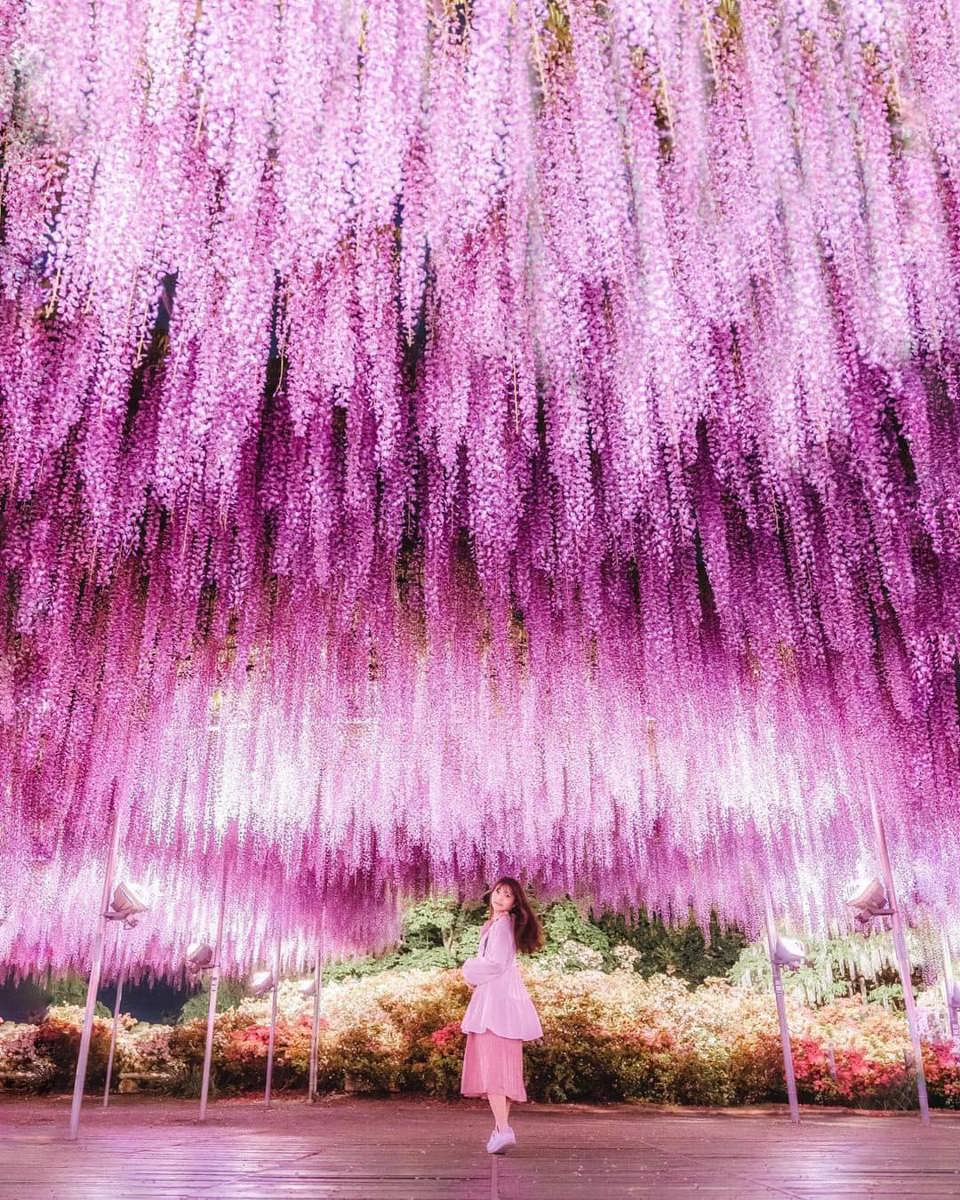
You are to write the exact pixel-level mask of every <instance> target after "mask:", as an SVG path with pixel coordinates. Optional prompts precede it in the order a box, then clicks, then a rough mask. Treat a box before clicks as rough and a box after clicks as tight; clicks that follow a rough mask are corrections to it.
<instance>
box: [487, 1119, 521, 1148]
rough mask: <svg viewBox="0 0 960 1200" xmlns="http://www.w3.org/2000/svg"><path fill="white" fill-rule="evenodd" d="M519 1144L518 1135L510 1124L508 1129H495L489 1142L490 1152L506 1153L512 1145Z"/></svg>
mask: <svg viewBox="0 0 960 1200" xmlns="http://www.w3.org/2000/svg"><path fill="white" fill-rule="evenodd" d="M516 1144H517V1135H516V1134H515V1133H514V1132H513V1130H512V1129H511V1128H510V1126H509V1125H508V1126H507V1127H506V1129H495V1130H494V1131H493V1133H491V1134H490V1141H489V1142H487V1153H488V1154H505V1153H506V1152H507V1151H508V1150H509V1149H510V1147H511V1146H515V1145H516Z"/></svg>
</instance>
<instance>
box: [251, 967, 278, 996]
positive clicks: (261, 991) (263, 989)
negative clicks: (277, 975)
mask: <svg viewBox="0 0 960 1200" xmlns="http://www.w3.org/2000/svg"><path fill="white" fill-rule="evenodd" d="M272 987H273V972H272V971H256V972H255V973H254V974H253V975H251V976H250V982H249V983H248V984H247V991H248V992H249V993H250V995H251V996H265V995H266V994H267V992H269V991H270V989H271V988H272Z"/></svg>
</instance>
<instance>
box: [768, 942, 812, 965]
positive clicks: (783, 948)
mask: <svg viewBox="0 0 960 1200" xmlns="http://www.w3.org/2000/svg"><path fill="white" fill-rule="evenodd" d="M773 961H774V962H775V963H776V964H777V966H778V967H788V968H789V969H790V970H791V971H795V970H796V969H797V967H802V966H803V964H804V963H805V962H806V961H807V949H806V947H805V946H804V944H803V942H799V941H797V939H796V938H788V937H778V938H777V944H776V945H775V946H774V948H773Z"/></svg>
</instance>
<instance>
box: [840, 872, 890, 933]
mask: <svg viewBox="0 0 960 1200" xmlns="http://www.w3.org/2000/svg"><path fill="white" fill-rule="evenodd" d="M847 907H848V908H852V909H854V911H855V914H856V918H855V919H856V921H857V923H858V924H859V925H868V924H869V923H870V922H871V921H872V920H874V918H875V917H891V916H893V909H892V908H891V907H890V901H889V900H888V899H887V890H886V888H885V887H884V886H883V882H882V880H880V879H877V878H876V877H874V878H873V879H866V880H863V881H862V882H861V883H860V884H859V885H858V886H857V889H856V891H855V892H854V893H853V895H852V896H851V897H850V899H849V900H848V901H847Z"/></svg>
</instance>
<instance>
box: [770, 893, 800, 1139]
mask: <svg viewBox="0 0 960 1200" xmlns="http://www.w3.org/2000/svg"><path fill="white" fill-rule="evenodd" d="M763 907H764V912H765V915H766V923H767V949H768V951H769V953H770V969H771V971H772V972H773V995H774V997H775V999H776V1001H777V1019H778V1020H779V1022H780V1049H781V1050H782V1052H783V1074H784V1077H785V1078H786V1081H787V1100H788V1101H789V1103H790V1120H791V1121H792V1122H793V1123H794V1124H795V1125H796V1124H799V1122H800V1102H799V1100H798V1099H797V1077H796V1075H795V1073H794V1070H793V1050H792V1049H791V1047H790V1026H789V1025H788V1024H787V1003H786V1000H785V999H784V995H783V979H782V977H781V974H780V971H781V968H780V964H779V963H778V962H777V926H776V923H775V921H774V919H773V900H772V899H771V897H770V889H769V888H764V891H763Z"/></svg>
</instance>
